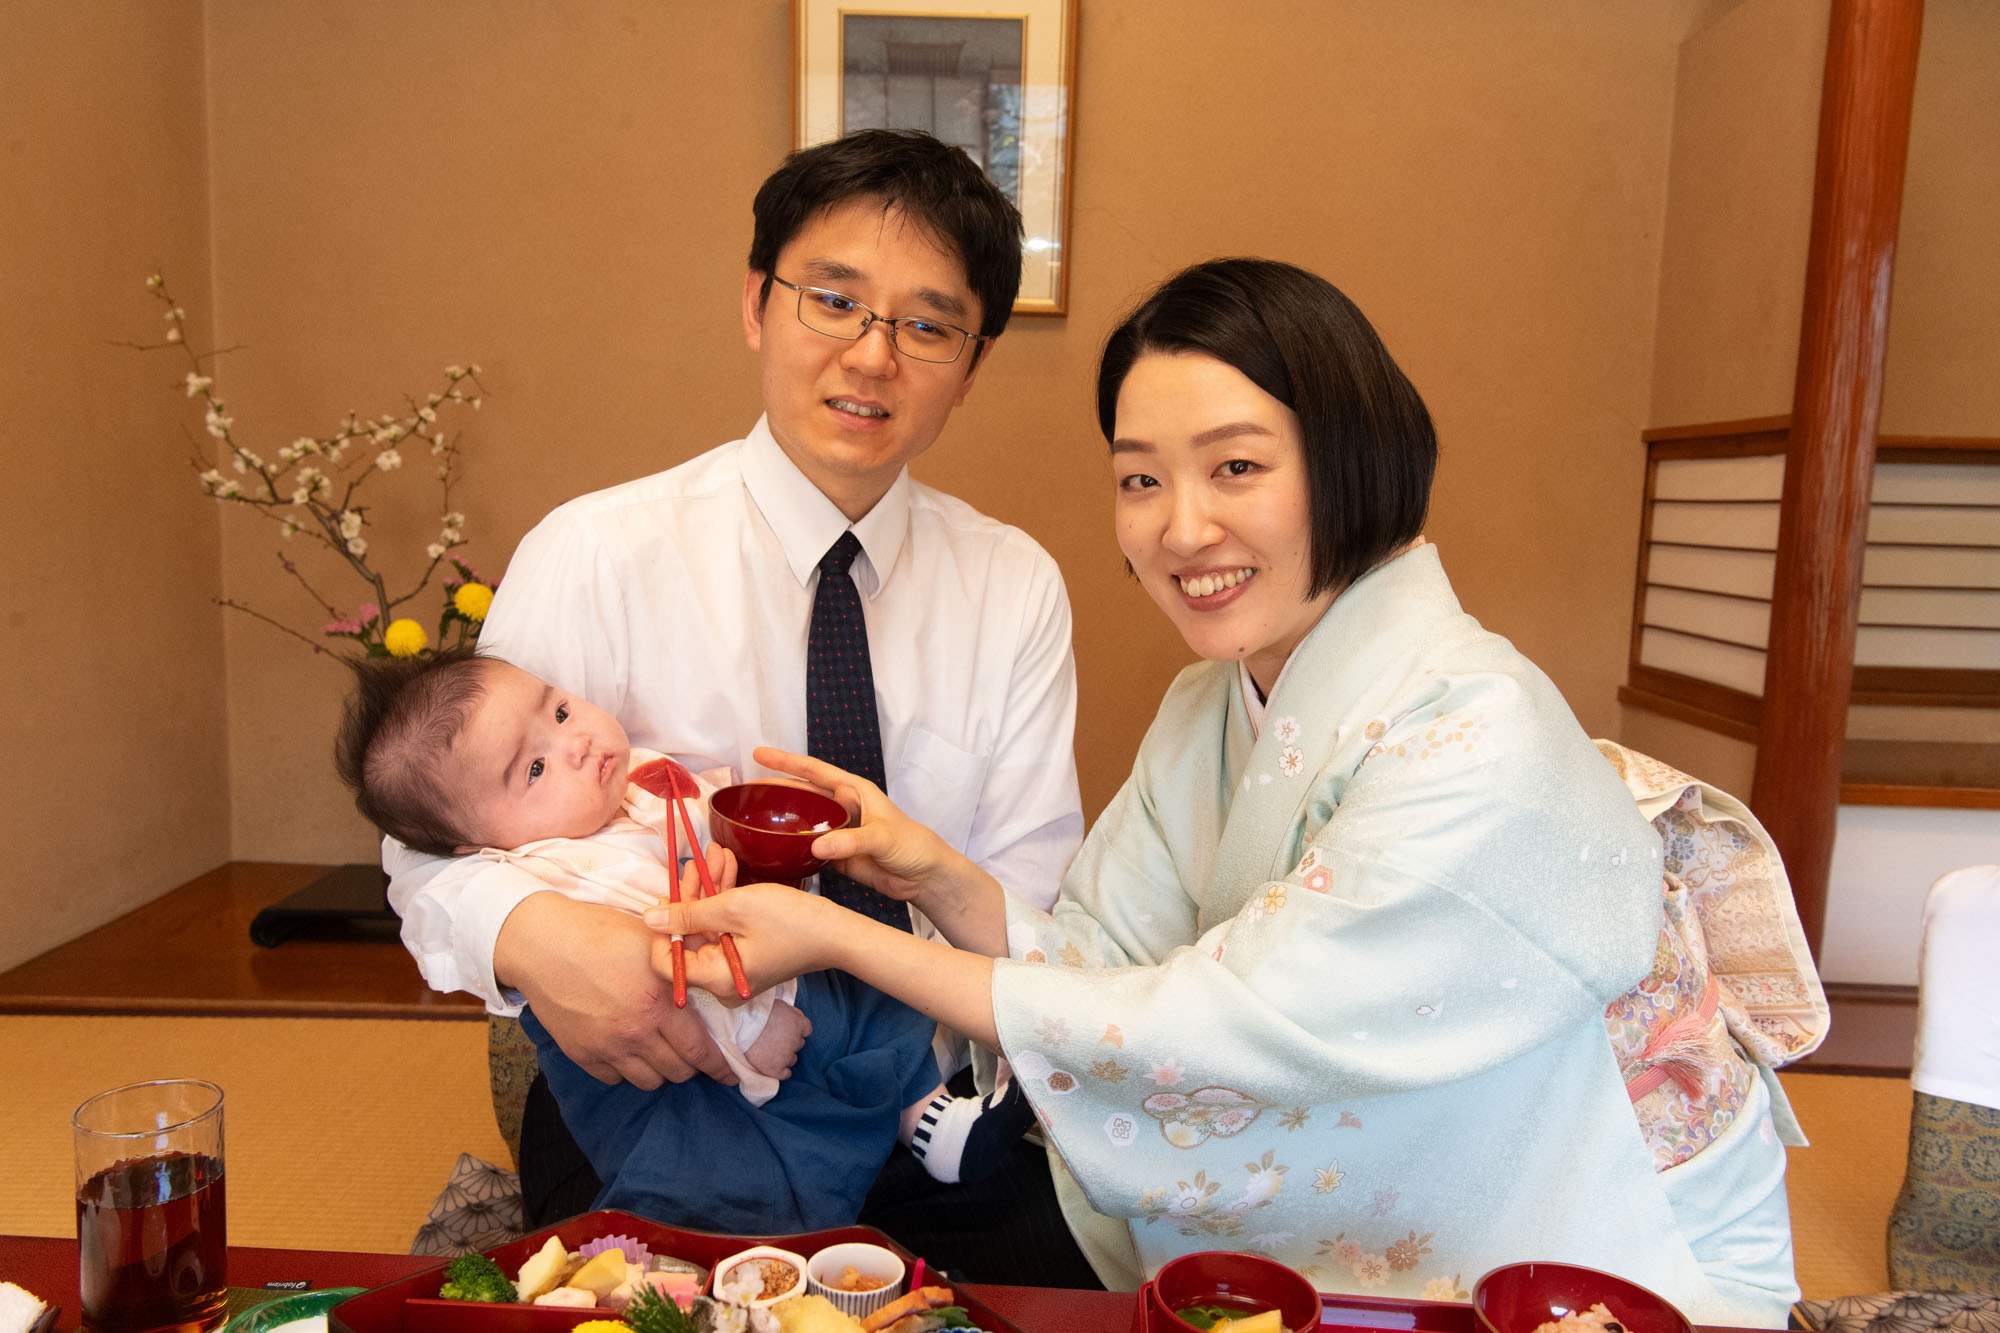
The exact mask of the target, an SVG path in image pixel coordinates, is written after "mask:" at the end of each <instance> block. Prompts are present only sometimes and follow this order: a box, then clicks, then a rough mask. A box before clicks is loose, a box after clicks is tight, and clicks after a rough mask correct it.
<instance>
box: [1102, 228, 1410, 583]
mask: <svg viewBox="0 0 2000 1333" xmlns="http://www.w3.org/2000/svg"><path fill="white" fill-rule="evenodd" d="M1148 352H1166V353H1176V352H1194V353H1199V354H1201V355H1203V356H1210V357H1214V358H1215V359H1216V360H1217V361H1220V362H1222V363H1223V364H1224V365H1227V366H1230V367H1233V368H1234V369H1235V370H1237V371H1238V372H1240V373H1241V374H1242V375H1243V376H1244V378H1246V379H1248V380H1249V381H1250V382H1251V383H1252V384H1255V385H1256V386H1257V387H1258V388H1260V389H1262V390H1263V391H1264V392H1265V393H1268V394H1270V395H1271V397H1273V398H1275V399H1277V400H1278V401H1279V402H1281V403H1283V404H1284V405H1285V406H1286V407H1289V408H1291V409H1292V411H1293V412H1294V413H1296V414H1297V415H1298V418H1299V435H1300V438H1301V440H1302V441H1303V443H1304V447H1305V456H1306V458H1305V462H1306V494H1307V498H1308V500H1309V502H1310V509H1311V514H1312V586H1311V588H1310V589H1309V590H1308V593H1307V596H1309V597H1317V596H1318V595H1320V594H1321V593H1323V592H1328V591H1336V590H1338V589H1341V588H1345V587H1346V586H1347V585H1348V584H1350V583H1352V582H1353V581H1354V580H1355V579H1357V578H1360V577H1361V576H1362V575H1363V574H1365V573H1367V572H1368V571H1369V570H1370V569H1373V568H1374V567H1375V566H1376V565H1378V564H1380V563H1381V562H1382V561H1384V560H1386V559H1388V558H1389V556H1391V555H1393V554H1394V553H1395V552H1396V551H1398V550H1400V549H1401V548H1402V547H1404V546H1407V545H1408V544H1409V543H1410V542H1412V541H1414V540H1415V539H1416V538H1417V537H1418V536H1419V535H1420V534H1421V533H1422V532H1423V526H1424V514H1425V512H1426V510H1428V509H1429V507H1430V494H1431V478H1432V475H1433V474H1434V473H1435V472H1436V470H1437V433H1436V432H1435V430H1433V429H1432V426H1431V414H1430V412H1429V410H1428V409H1426V408H1425V407H1424V400H1423V399H1422V397H1420V396H1419V395H1418V393H1417V390H1416V387H1415V386H1414V385H1412V384H1411V383H1410V381H1409V378H1408V377H1407V376H1405V375H1404V374H1403V372H1402V370H1401V368H1400V367H1398V366H1397V365H1396V362H1395V359H1394V358H1393V357H1391V356H1390V355H1389V352H1388V349H1387V348H1385V347H1383V346H1382V340H1381V338H1379V337H1377V336H1376V333H1375V329H1374V326H1372V325H1371V324H1369V322H1368V320H1367V318H1366V317H1365V316H1363V315H1362V313H1361V312H1360V311H1359V310H1358V309H1356V308H1355V305H1354V303H1353V302H1352V301H1350V300H1348V299H1347V297H1346V296H1345V295H1344V294H1342V292H1341V291H1340V289H1339V288H1338V287H1335V286H1334V285H1333V284H1332V283H1330V282H1328V281H1327V280H1326V279H1325V278H1322V277H1320V276H1318V275H1317V274H1314V273H1308V272H1306V271H1305V270H1304V269H1302V268H1297V267H1294V266H1293V265H1291V264H1281V263H1277V262H1275V261H1272V260H1268V259H1215V260H1210V261H1209V262H1207V263H1205V264H1196V265H1195V266H1194V267H1192V268H1188V269H1184V270H1182V271H1181V272H1179V273H1176V274H1175V275H1174V276H1173V277H1171V278H1168V279H1167V280H1166V281H1165V282H1164V283H1162V284H1160V286H1159V288H1158V289H1157V290H1155V291H1154V292H1153V293H1152V294H1151V295H1150V296H1148V297H1147V298H1146V299H1145V301H1144V302H1142V303H1141V304H1140V305H1139V307H1138V308H1137V309H1135V310H1134V311H1133V312H1132V313H1131V314H1130V315H1128V316H1126V318H1125V320H1124V322H1123V323H1121V324H1120V325H1119V326H1118V327H1117V328H1116V329H1115V330H1113V331H1112V334H1111V337H1110V338H1109V339H1108V340H1107V341H1106V342H1105V344H1104V355H1103V358H1102V359H1101V360H1100V361H1099V362H1098V367H1097V424H1098V428H1099V429H1100V430H1102V431H1103V432H1104V438H1105V440H1106V441H1109V440H1111V439H1112V438H1113V434H1114V431H1115V430H1116V427H1117V417H1118V390H1119V388H1120V387H1121V386H1122V385H1123V384H1124V383H1125V376H1126V375H1127V374H1128V373H1130V372H1131V369H1132V366H1133V364H1134V363H1135V362H1137V361H1138V359H1139V358H1140V357H1141V356H1143V355H1145V354H1146V353H1148Z"/></svg>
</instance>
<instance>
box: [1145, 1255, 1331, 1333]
mask: <svg viewBox="0 0 2000 1333" xmlns="http://www.w3.org/2000/svg"><path fill="white" fill-rule="evenodd" d="M1146 1286H1147V1291H1146V1299H1149V1300H1151V1301H1152V1302H1153V1303H1154V1306H1153V1311H1152V1314H1153V1328H1154V1329H1156V1330H1159V1333H1181V1330H1183V1329H1185V1330H1189V1333H1192V1331H1193V1329H1194V1325H1193V1324H1190V1323H1188V1322H1187V1321H1186V1320H1184V1319H1182V1318H1180V1317H1179V1316H1178V1315H1176V1314H1175V1313H1174V1311H1176V1310H1185V1309H1187V1308H1188V1307H1189V1306H1194V1305H1218V1304H1219V1305H1236V1306H1241V1307H1242V1308H1243V1311H1244V1313H1246V1314H1248V1313H1250V1312H1251V1311H1252V1310H1269V1309H1273V1308H1275V1309H1276V1310H1277V1311H1278V1315H1279V1318H1280V1319H1282V1320H1283V1321H1284V1325H1285V1328H1286V1329H1287V1330H1289V1331H1290V1333H1299V1330H1302V1329H1316V1328H1318V1327H1319V1290H1318V1289H1317V1288H1316V1287H1314V1286H1313V1284H1312V1283H1310V1282H1308V1281H1306V1280H1305V1279H1304V1278H1303V1277H1300V1276H1299V1275H1298V1273H1296V1272H1294V1271H1293V1270H1292V1269H1289V1268H1287V1267H1285V1266H1284V1265H1283V1264H1281V1263H1278V1262H1277V1261H1276V1260H1272V1259H1266V1258H1264V1257H1263V1256H1262V1255H1260V1254H1239V1253H1237V1252H1235V1251H1232V1250H1203V1251H1201V1252H1200V1253H1198V1254H1184V1255H1182V1256H1181V1257H1180V1258H1178V1259H1169V1260H1168V1261H1167V1262H1166V1263H1164V1264H1162V1265H1161V1266H1160V1271H1159V1273H1158V1274H1157V1275H1156V1276H1155V1277H1154V1278H1153V1280H1152V1281H1151V1282H1149V1283H1147V1284H1146Z"/></svg>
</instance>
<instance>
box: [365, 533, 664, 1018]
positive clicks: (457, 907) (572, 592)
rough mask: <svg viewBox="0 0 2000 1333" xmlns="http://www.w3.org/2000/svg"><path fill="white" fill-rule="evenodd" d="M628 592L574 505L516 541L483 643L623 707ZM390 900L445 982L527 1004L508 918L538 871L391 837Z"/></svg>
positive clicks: (421, 961)
mask: <svg viewBox="0 0 2000 1333" xmlns="http://www.w3.org/2000/svg"><path fill="white" fill-rule="evenodd" d="M624 624H625V610H624V603H623V599H622V598H621V597H620V596H619V593H618V585H617V580H616V579H615V578H614V577H613V576H612V571H611V567H610V564H609V561H608V560H607V558H606V556H605V554H604V552H603V550H602V548H601V546H600V545H599V544H598V542H597V541H596V540H595V539H594V538H593V537H592V536H591V535H590V533H589V532H588V531H587V529H586V528H585V526H584V525H583V524H582V523H580V522H578V521H576V519H575V518H574V517H573V516H571V515H570V514H568V513H567V512H566V511H565V510H563V509H558V510H556V511H555V512H554V513H552V514H550V515H549V516H548V517H547V518H545V519H544V520H542V522H541V523H540V524H539V525H538V526H537V527H536V528H535V529H534V530H533V531H532V532H530V533H529V534H528V535H527V536H526V537H524V538H522V539H521V544H520V546H519V547H517V548H516V549H515V552H514V558H513V559H512V560H511V561H510V562H509V563H508V565H507V575H506V577H505V578H504V579H503V580H501V583H500V587H499V590H498V591H497V592H496V593H495V594H494V598H493V607H492V610H491V611H490V612H489V613H488V614H487V618H486V624H485V627H484V628H483V629H482V630H481V632H480V645H481V648H482V650H483V651H485V652H488V653H491V654H492V655H493V656H496V657H499V658H502V659H504V660H506V661H508V662H512V663H513V664H514V665H516V666H518V667H520V668H521V669H522V670H524V671H529V672H532V673H534V674H535V675H538V676H540V677H542V678H543V679H545V680H551V681H555V682H557V683H559V684H561V685H563V686H565V687H567V688H569V689H573V690H576V691H579V692H580V693H582V694H583V695H584V696H585V697H587V698H589V699H590V700H591V701H592V702H593V703H596V704H597V705H598V706H599V707H602V708H605V709H607V710H610V711H613V712H615V711H617V709H618V707H619V706H620V705H621V704H622V702H623V700H624V696H625V681H626V674H625V671H624V663H625V660H626V656H627V654H626V653H625V651H624V640H623V638H622V627H623V626H624ZM382 868H383V869H384V870H386V871H387V872H388V873H389V905H390V906H391V907H393V908H395V909H396V913H397V915H398V916H400V917H401V918H402V922H403V924H402V936H403V945H404V947H405V948H407V949H408V950H409V951H410V954H411V956H412V957H413V958H415V959H416V961H417V970H418V971H420V972H421V973H423V977H424V980H425V982H427V983H428V984H429V985H430V987H431V989H433V990H438V991H458V990H463V991H470V992H471V993H472V994H474V995H477V996H478V997H479V998H480V999H482V1000H484V1001H486V1007H487V1009H488V1010H489V1011H491V1012H493V1013H496V1014H503V1015H512V1014H516V1013H518V1012H520V1009H521V997H520V995H519V994H518V993H517V992H514V991H510V990H503V989H502V988H501V986H500V984H499V982H498V981H497V980H496V979H495V978H494V975H493V947H494V945H495V943H496V942H498V940H499V938H500V928H501V926H502V925H504V924H505V922H506V920H507V917H508V914H509V913H511V912H512V911H513V910H514V909H515V908H516V907H517V906H519V905H520V903H521V900H522V899H524V898H526V897H527V896H528V895H529V894H531V893H537V892H540V891H542V890H544V889H547V888H548V886H547V885H546V884H543V883H541V882H540V881H539V880H537V879H536V878H535V877H534V876H533V875H530V874H528V873H527V872H526V871H524V870H521V869H520V868H519V867H516V866H508V865H503V864H499V863H496V862H492V861H485V860H481V859H480V858H478V857H436V856H427V855H425V854H424V853H422V852H415V851H411V850H410V849H409V848H407V847H405V846H403V845H402V844H401V843H399V842H397V841H396V840H395V839H393V838H385V839H383V842H382Z"/></svg>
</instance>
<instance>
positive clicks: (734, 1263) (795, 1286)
mask: <svg viewBox="0 0 2000 1333" xmlns="http://www.w3.org/2000/svg"><path fill="white" fill-rule="evenodd" d="M753 1283H754V1285H753ZM805 1289H806V1261H805V1258H804V1256H802V1255H797V1254H793V1253H792V1252H791V1251H790V1250H781V1249H779V1248H778V1247H777V1246H775V1245H752V1246H751V1247H750V1248H749V1249H747V1250H744V1251H742V1252H740V1253H738V1254H732V1255H730V1256H729V1257H728V1258H727V1259H721V1260H718V1261H717V1262H716V1265H715V1270H714V1272H713V1273H712V1274H711V1275H710V1277H709V1280H708V1294H709V1295H711V1296H713V1297H715V1298H716V1299H717V1300H721V1301H727V1302H729V1303H730V1304H731V1305H742V1306H747V1307H749V1308H750V1309H752V1310H758V1309H762V1308H763V1307H765V1306H767V1305H776V1304H777V1303H778V1302H779V1301H782V1300H784V1299H785V1298H786V1297H788V1296H796V1295H798V1294H799V1293H800V1292H802V1291H804V1290H805Z"/></svg>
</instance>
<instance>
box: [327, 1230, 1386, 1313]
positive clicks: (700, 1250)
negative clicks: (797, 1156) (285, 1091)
mask: <svg viewBox="0 0 2000 1333" xmlns="http://www.w3.org/2000/svg"><path fill="white" fill-rule="evenodd" d="M550 1236H560V1237H561V1238H562V1243H563V1244H564V1245H565V1246H566V1247H567V1248H569V1249H571V1250H575V1249H577V1248H579V1247H580V1246H582V1245H584V1244H585V1243H587V1242H589V1241H593V1240H596V1239H598V1238H599V1237H601V1236H630V1237H632V1238H633V1239H635V1240H639V1241H643V1242H645V1245H646V1248H647V1249H649V1250H651V1251H652V1252H653V1253H654V1254H670V1255H673V1256H674V1257H675V1258H677V1259H686V1260H689V1261H690V1262H692V1263H697V1264H700V1265H701V1266H702V1267H704V1268H713V1267H714V1266H715V1264H716V1262H717V1261H718V1260H722V1259H727V1258H728V1257H729V1256H731V1255H732V1254H735V1253H737V1252H738V1251H739V1250H747V1249H749V1248H750V1247H751V1246H752V1245H776V1246H779V1247H781V1248H783V1249H787V1250H791V1251H792V1252H793V1253H795V1254H801V1255H804V1256H805V1257H806V1258H808V1259H810V1258H812V1257H813V1254H814V1253H815V1252H816V1251H818V1250H821V1249H824V1248H825V1247H826V1246H828V1245H838V1244H840V1243H841V1242H843V1241H855V1240H859V1241H868V1242H869V1243H871V1244H875V1245H880V1246H882V1247H883V1248H884V1249H888V1250H892V1251H894V1252H895V1253H896V1254H897V1255H898V1256H899V1257H901V1259H902V1260H903V1263H904V1265H905V1266H906V1267H908V1268H912V1269H913V1268H914V1267H915V1265H916V1256H915V1255H913V1254H911V1253H910V1252H909V1251H908V1250H906V1249H904V1248H903V1247H902V1246H900V1245H898V1244H897V1243H896V1242H895V1241H893V1240H891V1239H890V1238H889V1237H888V1236H886V1235H884V1234H883V1233H882V1232H880V1231H877V1230H876V1229H875V1228H873V1227H858V1226H857V1227H835V1228H833V1229H832V1230H829V1231H807V1232H803V1233H801V1234H799V1235H794V1236H723V1235H718V1234H716V1233H715V1232H712V1231H687V1230H684V1229H682V1228H680V1227H669V1226H662V1225H661V1224H660V1223H658V1222H648V1221H647V1220H646V1219H645V1218H643V1217H634V1216H633V1215H632V1214H630V1213H620V1212H611V1211H606V1212H598V1213H585V1214H583V1215H582V1216H581V1217H573V1218H571V1219H570V1220H569V1221H567V1222H561V1223H558V1224H556V1225H555V1226H552V1227H545V1228H544V1229H542V1230H540V1231H537V1232H535V1233H533V1234H532V1235H528V1236H524V1237H522V1238H521V1239H520V1240H517V1241H514V1242H512V1243H511V1244H507V1245H502V1246H499V1247H497V1248H495V1249H491V1250H487V1251H485V1253H486V1255H487V1256H488V1257H489V1258H491V1259H492V1260H493V1261H494V1262H495V1263H497V1264H499V1265H500V1267H501V1268H503V1269H505V1270H506V1271H507V1273H508V1274H509V1275H510V1276H511V1275H512V1274H514V1273H517V1272H519V1271H520V1268H521V1265H522V1264H524V1263H526V1262H527V1260H528V1256H530V1255H532V1254H533V1253H535V1251H537V1250H539V1249H541V1248H542V1246H543V1244H544V1243H546V1242H547V1240H548V1238H549V1237H550ZM444 1267H445V1266H444V1264H443V1263H442V1262H441V1263H439V1264H438V1265H437V1267H435V1268H426V1269H425V1270H424V1271H423V1272H421V1273H412V1274H410V1276H408V1277H406V1278H403V1279H402V1280H401V1281H398V1282H391V1283H390V1284H389V1285H388V1286H386V1287H377V1288H375V1290H373V1291H367V1292H363V1293H362V1294H361V1295H359V1296H354V1297H350V1298H349V1299H347V1300H345V1301H342V1302H341V1303H340V1304H339V1305H336V1306H334V1307H333V1309H332V1310H331V1311H330V1312H329V1313H328V1315H327V1320H328V1324H329V1326H330V1328H331V1329H332V1330H333V1333H568V1330H570V1329H571V1328H573V1327H575V1326H576V1325H578V1324H580V1323H582V1322H584V1321H585V1320H586V1319H616V1318H617V1317H618V1316H617V1315H615V1314H613V1313H612V1312H611V1311H609V1310H580V1309H576V1308H573V1307H570V1308H565V1307H561V1306H550V1305H493V1304H488V1303H485V1302H480V1301H445V1300H439V1299H438V1298H437V1293H438V1288H439V1287H441V1286H443V1285H444ZM953 1290H954V1293H955V1294H956V1295H957V1296H958V1297H959V1302H958V1303H959V1304H960V1305H962V1306H964V1307H965V1313H966V1315H967V1316H968V1317H970V1318H971V1319H972V1321H973V1322H974V1323H976V1324H978V1325H979V1327H980V1328H982V1329H985V1330H986V1331H987V1333H1021V1331H1020V1330H1019V1329H1018V1328H1016V1327H1015V1326H1014V1325H1013V1324H1010V1323H1008V1322H1007V1321H1006V1320H1005V1319H1002V1318H1001V1317H1000V1316H999V1315H997V1314H995V1313H994V1312H993V1311H992V1309H991V1308H990V1307H988V1306H987V1305H986V1304H985V1303H984V1302H983V1301H981V1300H980V1299H979V1298H978V1297H976V1296H974V1295H973V1294H972V1293H971V1292H970V1291H969V1290H967V1289H966V1288H965V1287H963V1286H957V1285H954V1287H953ZM1401 1327H1406V1328H1407V1327H1411V1325H1401Z"/></svg>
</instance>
